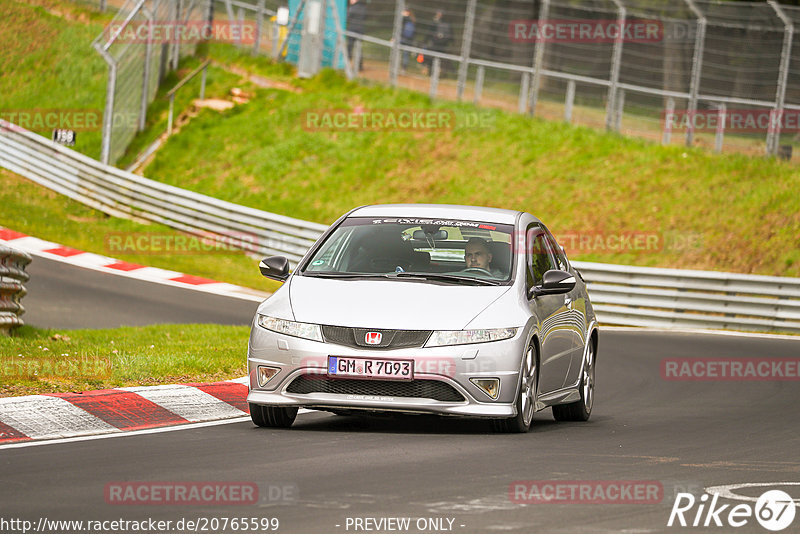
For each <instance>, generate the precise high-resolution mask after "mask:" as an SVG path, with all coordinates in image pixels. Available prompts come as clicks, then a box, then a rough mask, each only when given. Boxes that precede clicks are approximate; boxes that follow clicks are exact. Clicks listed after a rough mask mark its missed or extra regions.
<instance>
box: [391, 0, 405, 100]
mask: <svg viewBox="0 0 800 534" xmlns="http://www.w3.org/2000/svg"><path fill="white" fill-rule="evenodd" d="M405 10H406V2H405V0H396V1H395V4H394V25H393V27H392V50H391V56H390V57H389V83H390V84H391V86H392V87H397V72H398V71H399V70H400V38H401V36H402V34H403V11H405Z"/></svg>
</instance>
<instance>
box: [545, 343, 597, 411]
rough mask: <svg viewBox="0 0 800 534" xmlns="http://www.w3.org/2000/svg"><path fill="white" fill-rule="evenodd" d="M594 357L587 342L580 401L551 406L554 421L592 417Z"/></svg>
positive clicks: (591, 344)
mask: <svg viewBox="0 0 800 534" xmlns="http://www.w3.org/2000/svg"><path fill="white" fill-rule="evenodd" d="M595 361H596V355H595V353H594V343H592V342H591V341H590V342H589V350H588V352H587V354H586V364H585V365H584V366H583V374H582V375H581V383H580V386H579V389H580V392H581V398H580V400H577V401H575V402H571V403H569V404H558V405H556V406H553V417H555V419H556V421H588V420H589V416H591V415H592V405H593V404H594V368H595Z"/></svg>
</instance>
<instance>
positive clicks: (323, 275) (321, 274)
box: [303, 271, 389, 278]
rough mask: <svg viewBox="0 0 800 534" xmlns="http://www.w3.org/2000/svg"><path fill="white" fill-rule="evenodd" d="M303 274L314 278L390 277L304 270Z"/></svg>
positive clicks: (374, 274)
mask: <svg viewBox="0 0 800 534" xmlns="http://www.w3.org/2000/svg"><path fill="white" fill-rule="evenodd" d="M303 276H310V277H313V278H388V277H389V275H387V274H377V273H335V272H324V271H323V272H313V271H312V272H304V273H303Z"/></svg>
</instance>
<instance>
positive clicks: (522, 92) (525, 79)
mask: <svg viewBox="0 0 800 534" xmlns="http://www.w3.org/2000/svg"><path fill="white" fill-rule="evenodd" d="M530 92H531V73H530V72H523V73H522V80H521V82H520V87H519V101H518V102H517V111H519V112H520V113H525V108H526V106H527V103H528V98H529V97H530Z"/></svg>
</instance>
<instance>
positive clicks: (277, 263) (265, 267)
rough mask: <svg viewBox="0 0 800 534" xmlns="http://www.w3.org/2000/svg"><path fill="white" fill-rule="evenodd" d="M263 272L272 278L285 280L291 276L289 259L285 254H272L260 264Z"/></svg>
mask: <svg viewBox="0 0 800 534" xmlns="http://www.w3.org/2000/svg"><path fill="white" fill-rule="evenodd" d="M258 268H259V270H260V271H261V274H263V275H264V276H266V277H267V278H271V279H272V280H277V281H278V282H284V281H286V279H287V278H289V260H287V259H286V258H284V257H283V256H270V257H269V258H264V259H263V260H261V261H260V262H259V264H258Z"/></svg>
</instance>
